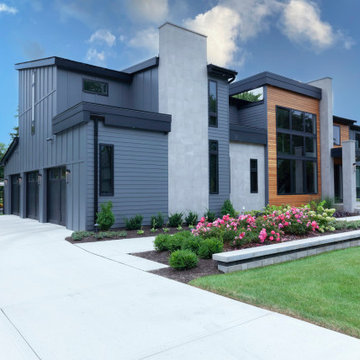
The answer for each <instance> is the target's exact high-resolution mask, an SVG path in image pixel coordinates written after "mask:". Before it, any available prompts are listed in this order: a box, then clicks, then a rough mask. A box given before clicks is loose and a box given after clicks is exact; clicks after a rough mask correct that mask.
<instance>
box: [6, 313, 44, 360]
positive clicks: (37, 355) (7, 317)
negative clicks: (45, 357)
mask: <svg viewBox="0 0 360 360" xmlns="http://www.w3.org/2000/svg"><path fill="white" fill-rule="evenodd" d="M0 310H1V312H2V313H3V314H4V316H5V317H6V319H7V320H8V321H9V323H10V324H11V325H12V326H13V328H14V329H15V330H16V332H17V333H18V334H19V335H20V336H21V338H22V339H23V340H24V341H25V343H26V344H27V346H28V347H29V348H30V349H31V351H32V352H33V353H34V354H35V356H36V357H37V358H38V359H39V360H41V357H40V356H39V354H38V353H37V352H36V351H35V349H34V348H33V347H32V346H31V345H30V343H29V342H28V341H27V340H26V338H25V336H24V335H23V334H22V333H21V332H20V330H19V329H18V328H17V327H16V325H15V324H14V323H13V322H12V321H11V319H10V318H9V316H8V315H7V314H6V313H5V310H4V309H2V308H0Z"/></svg>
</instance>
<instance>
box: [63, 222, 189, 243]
mask: <svg viewBox="0 0 360 360" xmlns="http://www.w3.org/2000/svg"><path fill="white" fill-rule="evenodd" d="M150 229H151V226H150V225H148V226H143V227H142V230H144V233H143V234H141V235H139V234H138V233H137V230H126V229H125V228H115V229H113V228H112V229H111V231H126V233H127V235H126V236H123V237H121V238H120V240H121V239H133V238H139V237H140V238H141V237H149V236H157V235H159V234H165V233H164V231H163V230H162V229H158V231H156V232H151V231H150ZM168 229H169V232H167V233H166V234H176V233H177V232H179V231H184V230H189V229H188V227H185V226H184V228H183V229H182V230H177V228H171V227H169V228H168ZM65 240H67V241H69V242H70V243H72V244H79V243H85V242H98V241H107V240H119V238H117V239H114V238H103V239H98V238H96V237H94V236H90V237H86V238H84V239H82V240H78V241H74V240H73V239H72V238H71V236H69V237H67V238H65Z"/></svg>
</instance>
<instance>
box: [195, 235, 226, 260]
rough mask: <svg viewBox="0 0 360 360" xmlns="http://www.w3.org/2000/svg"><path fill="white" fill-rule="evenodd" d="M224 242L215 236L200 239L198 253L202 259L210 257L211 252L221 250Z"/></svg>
mask: <svg viewBox="0 0 360 360" xmlns="http://www.w3.org/2000/svg"><path fill="white" fill-rule="evenodd" d="M223 248H224V244H223V242H222V241H221V240H219V239H217V238H210V239H205V240H203V241H201V243H200V246H199V251H198V255H199V257H200V258H202V259H210V258H211V256H212V254H216V253H219V252H222V251H223Z"/></svg>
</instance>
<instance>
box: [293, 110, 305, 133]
mask: <svg viewBox="0 0 360 360" xmlns="http://www.w3.org/2000/svg"><path fill="white" fill-rule="evenodd" d="M291 122H292V130H296V131H304V118H303V113H302V112H301V111H295V110H293V111H292V114H291Z"/></svg>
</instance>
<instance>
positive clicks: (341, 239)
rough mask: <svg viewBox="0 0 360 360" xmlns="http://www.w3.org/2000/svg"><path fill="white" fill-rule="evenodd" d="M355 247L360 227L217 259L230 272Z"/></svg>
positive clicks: (218, 255) (227, 253)
mask: <svg viewBox="0 0 360 360" xmlns="http://www.w3.org/2000/svg"><path fill="white" fill-rule="evenodd" d="M353 246H360V230H355V231H348V232H345V233H337V234H331V235H324V236H317V237H313V238H308V239H301V240H294V241H289V242H284V243H280V244H274V245H265V246H261V247H256V248H249V249H243V250H235V251H229V252H223V253H218V254H214V255H213V260H215V261H217V262H218V269H219V270H220V271H222V272H225V273H228V272H232V271H237V270H247V269H251V268H255V267H261V266H267V265H272V264H276V263H281V262H285V261H290V260H295V259H299V258H302V257H306V256H311V255H316V254H320V253H323V252H327V251H332V250H338V249H344V248H347V247H353Z"/></svg>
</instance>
